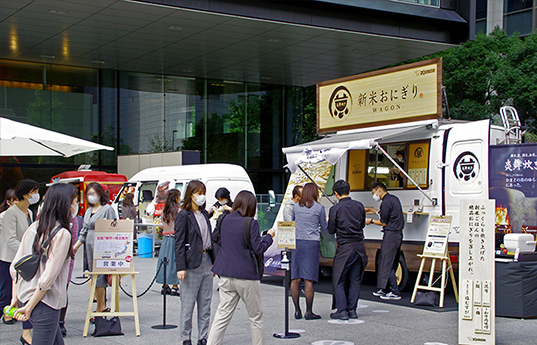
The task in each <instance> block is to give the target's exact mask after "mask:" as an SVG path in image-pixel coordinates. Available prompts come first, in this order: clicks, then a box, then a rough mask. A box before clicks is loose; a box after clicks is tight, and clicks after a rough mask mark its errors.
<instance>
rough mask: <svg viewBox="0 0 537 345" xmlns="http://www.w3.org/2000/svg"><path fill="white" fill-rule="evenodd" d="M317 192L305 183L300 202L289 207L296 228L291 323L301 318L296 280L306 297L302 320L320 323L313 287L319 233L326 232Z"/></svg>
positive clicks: (318, 247) (311, 184)
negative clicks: (302, 280)
mask: <svg viewBox="0 0 537 345" xmlns="http://www.w3.org/2000/svg"><path fill="white" fill-rule="evenodd" d="M318 199H319V191H318V189H317V186H316V185H315V184H313V183H306V185H305V186H304V189H303V190H302V197H301V198H300V201H299V202H298V203H296V204H295V205H294V207H293V216H292V220H294V221H295V222H296V223H295V227H296V249H295V250H293V251H292V256H291V296H292V297H293V303H294V305H295V319H301V318H302V311H301V309H300V303H299V285H300V280H301V279H304V281H305V287H304V293H305V295H306V313H305V314H304V318H305V319H306V320H316V319H320V318H321V316H320V315H317V314H314V313H313V296H314V294H315V291H314V289H313V283H316V282H317V281H318V279H319V253H320V246H319V243H320V241H321V231H326V228H327V223H326V213H325V210H324V206H323V205H321V204H319V203H318Z"/></svg>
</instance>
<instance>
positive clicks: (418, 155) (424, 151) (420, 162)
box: [407, 142, 429, 188]
mask: <svg viewBox="0 0 537 345" xmlns="http://www.w3.org/2000/svg"><path fill="white" fill-rule="evenodd" d="M428 166H429V143H428V142H422V143H416V144H410V145H408V174H409V175H410V177H412V179H413V180H414V181H416V183H417V184H419V186H420V187H421V188H427V179H428V176H429V175H428V173H427V171H428V170H427V169H428ZM407 186H408V188H416V186H414V185H413V184H412V183H408V184H407Z"/></svg>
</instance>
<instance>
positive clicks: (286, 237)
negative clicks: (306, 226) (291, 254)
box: [278, 222, 296, 249]
mask: <svg viewBox="0 0 537 345" xmlns="http://www.w3.org/2000/svg"><path fill="white" fill-rule="evenodd" d="M278 248H279V249H284V248H287V249H295V248H296V228H295V222H278Z"/></svg>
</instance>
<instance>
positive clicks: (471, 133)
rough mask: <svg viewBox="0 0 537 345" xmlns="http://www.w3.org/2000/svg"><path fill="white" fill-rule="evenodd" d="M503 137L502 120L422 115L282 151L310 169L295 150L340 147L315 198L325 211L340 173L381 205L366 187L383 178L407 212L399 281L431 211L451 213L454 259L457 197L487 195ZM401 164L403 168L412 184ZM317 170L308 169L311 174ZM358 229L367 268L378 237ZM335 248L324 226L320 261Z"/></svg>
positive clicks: (413, 262)
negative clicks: (492, 157)
mask: <svg viewBox="0 0 537 345" xmlns="http://www.w3.org/2000/svg"><path fill="white" fill-rule="evenodd" d="M505 142H506V131H505V128H503V127H501V126H495V125H491V124H490V122H489V120H483V121H475V122H468V121H457V120H426V121H420V122H413V123H401V124H392V125H386V126H380V127H369V128H361V129H354V130H347V131H341V132H337V133H335V134H331V135H327V136H326V137H324V138H323V139H320V140H317V141H313V142H309V143H305V144H301V145H297V146H293V147H288V148H284V149H283V152H284V153H285V154H286V155H287V159H288V161H289V163H290V164H300V165H301V168H302V169H304V171H305V172H306V173H308V171H309V170H308V169H309V168H308V164H304V163H303V162H304V161H303V160H301V158H298V156H299V155H300V154H301V153H303V152H304V151H305V150H307V151H311V152H321V154H324V153H326V152H327V151H328V150H332V151H338V150H339V152H340V153H341V156H340V158H339V159H337V161H336V162H335V165H333V166H332V169H331V171H330V175H329V178H328V182H327V184H326V188H325V190H324V192H325V194H326V195H327V197H322V198H321V200H320V201H321V203H322V204H324V205H325V207H326V214H328V209H329V208H330V207H331V206H332V204H333V203H335V202H336V201H337V200H336V198H335V196H334V195H333V192H332V190H331V186H332V184H333V182H334V181H337V180H339V179H343V180H346V181H348V182H349V183H350V185H351V194H350V196H351V197H352V198H353V199H355V200H358V201H360V202H362V203H363V204H364V206H366V207H373V208H378V207H379V202H376V201H374V200H373V198H372V195H371V186H372V184H373V183H374V182H375V181H380V182H383V183H384V184H386V186H387V187H388V192H389V193H390V194H393V195H395V196H397V197H398V198H399V199H400V200H401V204H402V207H403V211H404V214H405V217H406V218H407V219H406V224H405V228H404V231H403V245H402V248H401V254H400V258H399V259H400V260H399V262H400V267H399V270H398V279H399V285H400V286H401V287H404V286H406V285H407V283H408V276H409V271H418V269H419V265H420V259H419V257H417V256H416V254H418V253H422V252H423V246H424V241H425V238H426V236H427V230H428V225H429V219H430V216H431V215H450V216H452V223H451V233H450V236H449V250H450V254H451V258H452V262H453V263H455V265H456V263H457V261H458V260H457V258H458V256H457V255H458V247H459V243H458V242H459V229H460V214H459V213H460V211H459V208H460V201H461V200H463V199H488V198H489V146H490V145H498V144H503V143H505ZM377 144H378V146H377ZM398 158H399V160H398ZM396 164H397V166H396ZM400 168H401V169H400ZM328 169H330V167H328ZM400 170H404V171H405V172H407V174H408V175H409V176H410V177H411V178H412V180H414V181H415V182H416V184H414V183H413V182H412V181H411V180H410V179H408V177H407V176H405V174H404V173H402V172H401V171H400ZM318 173H319V172H310V175H312V176H315V175H314V174H318ZM308 182H309V181H308ZM286 196H287V195H286ZM328 199H330V200H328ZM409 214H411V215H409ZM281 217H282V216H281V212H280V214H278V217H277V219H276V220H282V218H281ZM367 217H371V218H375V217H376V215H374V214H371V215H367ZM364 235H365V242H366V248H367V254H368V256H369V258H370V259H369V263H368V265H367V267H366V270H367V271H375V269H376V263H377V259H378V257H379V253H380V246H381V241H382V232H381V227H379V226H371V225H370V226H366V227H365V229H364ZM334 254H335V238H334V236H332V235H330V234H328V233H323V234H322V236H321V263H320V264H321V266H325V267H326V266H331V265H332V259H333V257H334ZM277 261H278V259H276V257H273V258H272V259H271V263H270V264H271V265H272V264H274V265H276V266H277V265H278V262H277ZM266 266H267V263H266Z"/></svg>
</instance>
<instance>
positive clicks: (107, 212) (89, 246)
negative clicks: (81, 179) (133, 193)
mask: <svg viewBox="0 0 537 345" xmlns="http://www.w3.org/2000/svg"><path fill="white" fill-rule="evenodd" d="M86 200H87V202H88V205H89V207H88V208H87V210H86V213H85V214H84V223H83V225H82V230H81V231H80V234H79V235H78V241H77V242H76V243H75V245H74V247H73V252H74V253H75V254H76V252H77V251H78V248H80V246H81V245H82V244H86V261H87V262H86V264H87V265H88V266H87V267H89V268H91V270H93V247H94V242H95V221H96V220H98V219H117V215H116V211H114V209H113V208H112V206H110V205H109V204H108V196H107V195H106V192H105V191H104V189H103V187H102V186H101V185H100V184H98V183H97V182H91V183H90V184H88V186H87V187H86ZM107 286H108V283H107V281H106V276H105V275H103V274H99V275H98V276H97V289H95V299H96V300H97V312H103V311H109V309H107V308H106V304H105V295H106V287H107ZM90 321H94V319H93V318H92V320H90Z"/></svg>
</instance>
